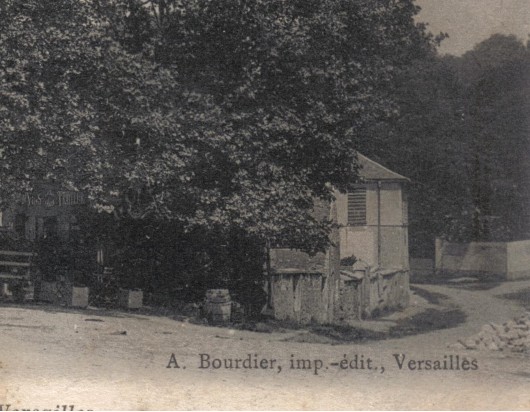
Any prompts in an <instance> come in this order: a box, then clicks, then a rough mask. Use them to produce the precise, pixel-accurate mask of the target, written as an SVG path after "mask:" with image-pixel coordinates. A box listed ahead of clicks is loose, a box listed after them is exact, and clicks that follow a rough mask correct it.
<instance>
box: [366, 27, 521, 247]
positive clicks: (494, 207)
mask: <svg viewBox="0 0 530 412" xmlns="http://www.w3.org/2000/svg"><path fill="white" fill-rule="evenodd" d="M403 73H404V75H403V76H401V77H400V78H399V79H398V80H397V81H396V89H395V96H396V99H397V101H398V104H399V106H400V108H401V109H400V110H401V111H400V115H399V117H398V118H396V119H394V121H393V122H385V123H380V124H378V125H377V126H376V127H375V128H374V129H372V132H371V133H373V134H374V135H375V136H377V137H376V139H375V140H373V141H370V140H368V139H361V142H360V147H363V149H362V150H365V151H366V153H367V154H369V155H372V156H374V157H378V158H380V159H382V160H383V161H384V162H385V163H386V164H388V165H389V166H391V167H393V168H395V169H396V170H398V171H399V172H400V173H403V174H405V175H406V176H408V177H410V178H411V179H412V184H411V185H410V216H411V219H410V239H411V247H412V253H413V254H424V253H425V252H428V250H429V248H432V244H433V238H434V237H435V236H444V237H448V238H451V239H454V240H462V241H469V240H512V239H521V238H524V237H528V236H530V222H529V220H528V201H529V199H530V196H529V191H528V182H529V177H530V176H529V173H530V163H529V162H530V158H529V157H528V152H529V139H530V133H529V132H530V130H529V120H528V113H529V109H530V107H529V105H530V97H529V96H530V93H529V92H530V90H529V87H530V77H529V76H530V51H529V49H528V47H527V46H525V45H524V44H523V43H522V42H521V41H520V40H518V39H516V38H515V37H513V36H504V35H493V36H492V37H491V38H489V39H487V40H485V41H483V42H482V43H480V44H478V45H477V46H476V47H475V48H474V49H473V50H471V51H469V52H468V53H466V54H464V55H463V56H461V57H453V56H443V57H438V56H435V55H433V56H432V58H431V59H430V60H429V59H427V60H423V61H419V62H417V64H416V65H414V66H411V67H410V70H408V71H405V72H403Z"/></svg>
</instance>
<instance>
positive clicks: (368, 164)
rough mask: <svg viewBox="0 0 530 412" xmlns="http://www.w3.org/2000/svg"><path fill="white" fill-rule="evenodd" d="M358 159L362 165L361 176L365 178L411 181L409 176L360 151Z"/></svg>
mask: <svg viewBox="0 0 530 412" xmlns="http://www.w3.org/2000/svg"><path fill="white" fill-rule="evenodd" d="M357 159H358V161H359V166H360V168H359V176H360V177H361V178H363V179H364V180H389V181H407V182H408V181H410V179H408V178H407V177H405V176H402V175H400V174H399V173H396V172H393V171H392V170H390V169H387V168H386V167H384V166H382V165H380V164H379V163H377V162H374V161H373V160H372V159H368V158H367V157H366V156H364V155H362V154H361V153H359V152H357Z"/></svg>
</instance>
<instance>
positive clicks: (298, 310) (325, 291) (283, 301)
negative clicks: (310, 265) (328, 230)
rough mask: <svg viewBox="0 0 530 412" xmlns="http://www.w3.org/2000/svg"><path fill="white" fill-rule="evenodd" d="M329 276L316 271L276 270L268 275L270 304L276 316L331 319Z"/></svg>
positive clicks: (296, 320) (303, 321)
mask: <svg viewBox="0 0 530 412" xmlns="http://www.w3.org/2000/svg"><path fill="white" fill-rule="evenodd" d="M334 281H335V280H334V278H333V277H331V278H328V277H326V276H323V275H322V274H319V273H277V274H273V275H272V276H271V306H272V310H273V313H274V317H275V318H276V319H281V320H293V321H295V322H298V323H304V324H305V323H311V322H317V323H326V322H330V321H331V319H330V318H329V310H328V309H329V308H330V306H332V304H333V302H331V299H330V294H331V293H330V288H333V287H334V286H335V285H330V284H329V282H332V283H333V282H334Z"/></svg>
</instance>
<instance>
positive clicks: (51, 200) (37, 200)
mask: <svg viewBox="0 0 530 412" xmlns="http://www.w3.org/2000/svg"><path fill="white" fill-rule="evenodd" d="M85 202H86V198H85V195H84V194H83V193H81V192H73V191H62V190H58V191H53V190H48V191H45V192H42V193H28V194H26V198H25V202H24V203H25V204H26V205H27V206H29V207H35V206H43V207H55V206H59V207H61V206H73V205H82V204H84V203H85Z"/></svg>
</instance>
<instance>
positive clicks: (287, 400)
mask: <svg viewBox="0 0 530 412" xmlns="http://www.w3.org/2000/svg"><path fill="white" fill-rule="evenodd" d="M480 289H484V290H480ZM414 290H415V293H414V296H413V299H412V306H411V308H409V309H407V312H405V314H404V315H401V318H403V316H414V314H415V312H419V307H420V306H422V305H423V306H425V307H428V306H429V305H431V306H432V305H434V306H436V300H442V301H443V302H444V304H445V306H446V309H447V305H449V306H450V307H452V308H453V309H458V310H459V311H461V312H462V313H463V314H464V315H465V316H464V317H462V318H461V319H460V323H459V324H458V325H456V326H455V325H446V326H452V327H448V328H445V329H440V330H434V331H430V332H425V333H420V334H415V335H408V336H404V337H395V338H393V337H390V338H388V339H374V340H367V341H364V342H362V343H358V342H342V343H341V342H340V341H337V340H330V339H329V338H325V337H324V338H322V339H323V340H322V343H315V340H314V339H307V342H304V336H305V337H307V336H308V334H309V332H308V331H307V330H305V329H299V330H288V331H273V332H271V333H258V332H251V331H244V330H235V329H230V328H226V327H223V328H221V327H211V326H205V325H197V324H192V323H189V322H185V321H177V320H174V319H171V318H169V317H164V316H149V315H144V314H139V313H125V312H116V311H113V312H110V311H100V310H95V309H87V310H65V309H62V308H54V307H51V306H37V305H33V306H32V305H25V306H9V305H4V306H2V307H0V362H1V363H0V404H1V405H2V406H1V407H2V409H3V410H6V404H11V407H10V409H11V410H13V409H15V408H31V409H38V408H39V409H57V408H59V409H60V408H63V406H62V405H68V406H67V407H68V408H70V405H74V408H75V409H111V410H112V409H122V410H123V409H129V410H138V409H140V410H142V409H161V410H164V409H529V408H530V390H529V389H530V379H529V378H530V354H528V353H512V352H506V351H503V352H493V351H474V350H465V349H456V348H454V347H453V346H451V345H453V344H454V343H456V342H457V341H458V340H459V339H463V338H466V337H469V336H471V335H473V334H476V333H477V332H478V331H480V329H481V327H482V326H483V325H484V324H486V323H488V322H496V323H503V322H505V321H507V320H509V319H511V318H513V317H517V316H519V315H521V314H523V313H525V305H526V308H527V307H528V302H527V301H526V300H525V298H524V297H525V296H526V298H527V297H528V293H526V294H525V293H521V291H525V290H530V281H518V282H505V283H501V284H495V285H492V287H490V288H467V287H458V286H448V285H418V286H417V287H416V288H415V289H414ZM426 297H427V298H429V299H430V301H429V302H427V300H426V299H425V298H426ZM399 318H400V317H399V316H398V317H396V316H395V315H394V317H393V316H388V317H387V318H386V319H385V320H381V321H377V322H371V323H370V324H369V325H371V326H369V327H370V328H371V329H372V330H376V331H377V328H378V327H379V328H380V329H381V330H388V329H389V327H391V325H392V324H395V323H396V322H398V323H399V321H400V319H399ZM389 325H390V326H389ZM172 354H173V355H174V358H173V357H172ZM201 354H208V355H209V356H210V358H209V359H210V361H211V360H213V359H214V358H242V359H246V358H247V357H248V355H249V354H250V356H251V359H253V358H254V354H257V357H258V358H260V359H261V358H264V359H267V362H266V366H267V368H266V369H237V370H234V369H212V368H204V369H201V368H199V366H200V360H201ZM401 354H404V355H405V357H406V358H405V359H406V361H405V364H404V366H403V369H402V370H400V369H399V366H398V362H397V361H396V356H397V358H398V359H402V356H401ZM355 355H357V359H358V366H361V362H360V360H361V357H362V358H363V359H364V361H365V362H364V366H365V367H366V366H367V360H368V359H369V358H370V359H371V366H373V367H374V368H375V367H377V369H372V370H368V369H364V370H363V369H357V370H355V369H346V370H343V369H340V365H344V364H341V363H340V362H341V361H342V360H343V359H344V358H345V356H346V358H347V359H348V360H354V359H355ZM451 355H452V359H453V361H454V362H455V363H459V366H460V367H461V366H462V363H463V362H465V361H468V362H469V363H467V365H468V367H469V365H471V362H472V361H473V360H475V359H476V365H477V369H476V370H465V371H464V370H437V371H434V370H421V371H420V370H417V365H418V363H416V370H410V369H409V368H408V366H407V363H406V362H407V360H431V361H435V360H442V361H443V360H444V359H446V360H447V359H450V358H451ZM203 356H204V355H203ZM444 356H445V358H444ZM457 356H458V358H457ZM272 359H275V360H276V362H275V363H274V364H273V368H270V367H269V366H270V364H271V362H270V360H272ZM291 359H306V360H312V361H313V362H312V363H311V364H310V365H309V364H308V369H304V370H293V369H290V361H291ZM171 360H173V361H176V363H175V362H170V361H171ZM315 360H317V361H322V363H321V364H320V363H319V362H314V361H315ZM176 364H178V366H179V368H175V367H174V366H176ZM333 364H335V365H333ZM240 365H241V364H240ZM264 365H265V364H264ZM279 365H280V366H282V371H281V372H279V373H278V366H279ZM167 366H173V367H170V368H168V367H167ZM258 366H259V365H258ZM315 366H316V367H321V369H320V370H317V371H316V373H315ZM352 366H354V364H353V363H352ZM382 367H384V369H385V370H384V372H383V373H381V371H382ZM470 368H471V367H470ZM57 405H59V407H57Z"/></svg>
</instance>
